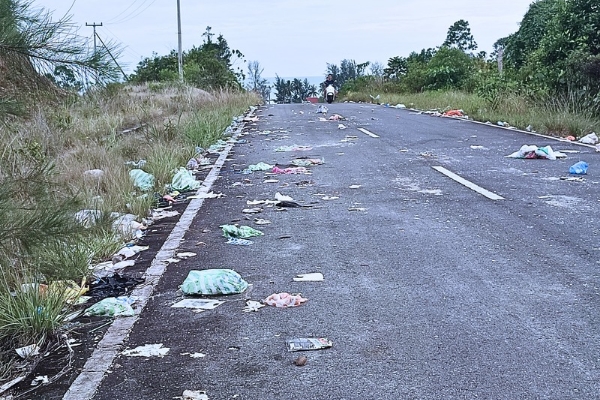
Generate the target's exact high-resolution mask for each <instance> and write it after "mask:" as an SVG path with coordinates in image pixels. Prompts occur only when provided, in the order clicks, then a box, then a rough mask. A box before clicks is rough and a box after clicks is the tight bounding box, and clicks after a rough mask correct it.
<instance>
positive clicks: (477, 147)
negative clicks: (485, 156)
mask: <svg viewBox="0 0 600 400" xmlns="http://www.w3.org/2000/svg"><path fill="white" fill-rule="evenodd" d="M471 148H472V149H473V150H489V149H488V148H487V147H485V146H476V145H472V146H471Z"/></svg>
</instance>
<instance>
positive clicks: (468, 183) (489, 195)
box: [431, 166, 504, 200]
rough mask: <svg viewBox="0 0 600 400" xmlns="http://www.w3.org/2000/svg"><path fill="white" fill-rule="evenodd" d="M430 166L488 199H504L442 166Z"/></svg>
mask: <svg viewBox="0 0 600 400" xmlns="http://www.w3.org/2000/svg"><path fill="white" fill-rule="evenodd" d="M431 168H433V169H435V170H436V171H438V172H441V173H442V174H444V175H446V176H447V177H448V178H450V179H453V180H455V181H456V182H458V183H460V184H461V185H465V186H466V187H468V188H469V189H471V190H474V191H476V192H477V193H479V194H481V195H484V196H485V197H487V198H488V199H491V200H504V197H502V196H499V195H497V194H496V193H493V192H490V191H489V190H487V189H484V188H482V187H481V186H478V185H476V184H474V183H473V182H471V181H468V180H466V179H465V178H462V177H460V176H458V175H456V174H455V173H454V172H451V171H448V170H447V169H446V168H444V167H439V166H436V167H431Z"/></svg>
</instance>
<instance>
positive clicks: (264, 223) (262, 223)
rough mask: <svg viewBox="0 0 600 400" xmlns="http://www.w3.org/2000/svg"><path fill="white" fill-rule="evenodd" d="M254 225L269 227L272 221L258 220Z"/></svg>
mask: <svg viewBox="0 0 600 400" xmlns="http://www.w3.org/2000/svg"><path fill="white" fill-rule="evenodd" d="M254 223H255V224H256V225H269V224H270V223H271V221H269V220H268V219H262V218H256V219H255V220H254Z"/></svg>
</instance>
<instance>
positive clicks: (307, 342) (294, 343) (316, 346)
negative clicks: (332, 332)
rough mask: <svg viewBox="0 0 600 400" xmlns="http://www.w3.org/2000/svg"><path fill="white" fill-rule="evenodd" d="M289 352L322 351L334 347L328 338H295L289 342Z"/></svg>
mask: <svg viewBox="0 0 600 400" xmlns="http://www.w3.org/2000/svg"><path fill="white" fill-rule="evenodd" d="M287 346H288V351H308V350H321V349H327V348H330V347H332V346H333V342H332V341H331V340H329V339H327V338H295V339H289V340H288V341H287Z"/></svg>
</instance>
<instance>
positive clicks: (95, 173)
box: [83, 169, 104, 180]
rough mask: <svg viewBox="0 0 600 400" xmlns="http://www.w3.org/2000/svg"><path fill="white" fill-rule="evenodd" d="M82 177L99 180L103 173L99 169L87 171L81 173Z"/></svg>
mask: <svg viewBox="0 0 600 400" xmlns="http://www.w3.org/2000/svg"><path fill="white" fill-rule="evenodd" d="M83 176H84V177H85V178H91V179H96V180H100V179H102V177H103V176H104V171H102V170H101V169H88V170H87V171H83Z"/></svg>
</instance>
